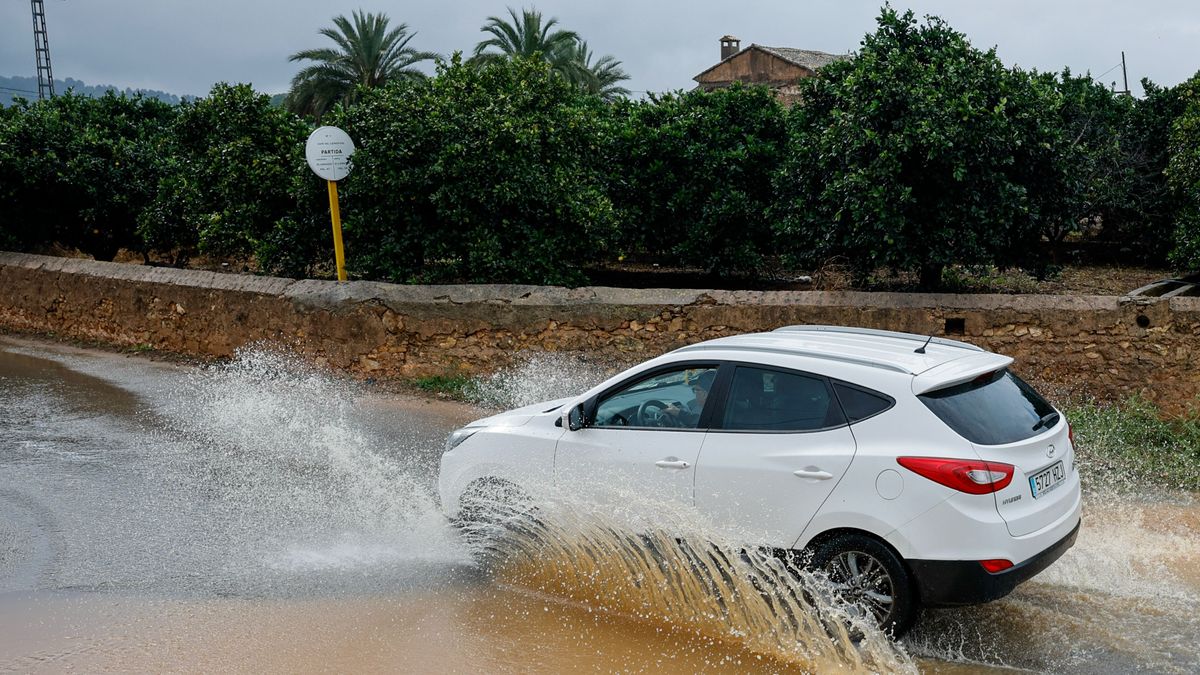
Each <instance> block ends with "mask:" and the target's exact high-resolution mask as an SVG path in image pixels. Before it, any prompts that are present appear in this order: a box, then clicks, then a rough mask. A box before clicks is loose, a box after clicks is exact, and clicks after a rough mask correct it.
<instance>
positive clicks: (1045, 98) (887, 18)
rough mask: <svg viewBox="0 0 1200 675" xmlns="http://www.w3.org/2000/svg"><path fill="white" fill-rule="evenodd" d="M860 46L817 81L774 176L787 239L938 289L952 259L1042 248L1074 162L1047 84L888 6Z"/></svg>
mask: <svg viewBox="0 0 1200 675" xmlns="http://www.w3.org/2000/svg"><path fill="white" fill-rule="evenodd" d="M878 24H879V25H878V29H877V30H876V31H875V32H874V33H872V34H869V35H867V36H866V37H865V38H864V40H863V42H862V48H861V49H860V50H859V52H858V54H857V55H856V56H855V57H854V58H852V59H849V60H845V61H839V62H835V63H832V64H829V65H827V66H825V67H824V68H823V69H822V70H821V73H820V75H819V77H817V78H812V79H811V80H808V81H807V82H808V85H809V86H808V87H807V89H806V90H805V92H804V103H803V105H797V106H795V107H793V108H792V110H791V116H790V119H789V123H790V127H791V143H790V146H789V152H788V159H787V161H786V162H785V165H784V167H783V169H782V170H781V171H780V172H779V173H778V174H777V176H776V179H777V180H776V185H777V189H778V191H779V195H780V204H779V208H778V211H777V217H778V231H779V234H780V237H781V239H780V244H781V245H783V246H786V247H787V248H788V250H790V251H791V252H792V254H793V255H794V256H795V257H796V258H797V260H798V261H800V262H803V263H809V264H812V263H816V262H819V261H821V260H824V259H828V258H832V257H835V256H840V257H842V258H844V259H845V260H847V261H848V262H849V263H850V264H851V265H852V266H853V268H854V270H855V272H856V274H857V276H858V277H859V278H860V279H865V278H866V277H867V276H868V275H869V274H870V273H871V272H872V270H874V269H876V268H879V267H890V268H893V269H900V270H913V271H919V272H920V279H921V284H922V286H925V287H935V286H937V285H938V284H939V283H940V279H941V272H942V270H943V268H944V267H945V266H946V265H949V264H955V263H967V264H974V263H996V264H1002V265H1003V264H1011V263H1017V262H1024V261H1028V260H1029V259H1030V257H1031V256H1033V255H1035V254H1036V253H1037V248H1038V246H1039V244H1038V242H1039V240H1040V232H1041V230H1042V227H1043V226H1044V225H1045V222H1046V217H1047V212H1050V211H1052V210H1054V209H1055V208H1057V207H1055V206H1054V205H1052V204H1047V203H1046V199H1045V198H1046V197H1047V196H1048V195H1050V194H1051V193H1050V191H1051V190H1052V189H1054V188H1055V187H1057V182H1058V180H1059V178H1060V177H1061V175H1062V173H1063V171H1064V168H1063V167H1062V166H1061V165H1060V166H1055V162H1058V161H1060V157H1059V156H1057V155H1056V152H1055V147H1056V145H1057V143H1058V134H1059V133H1060V129H1061V125H1059V124H1058V123H1057V122H1055V121H1054V120H1052V119H1051V117H1050V116H1049V115H1048V114H1047V111H1048V110H1049V109H1050V108H1051V107H1052V103H1051V101H1050V97H1051V96H1052V94H1053V92H1052V90H1051V88H1050V87H1049V86H1047V83H1046V82H1045V80H1044V79H1041V78H1036V77H1030V76H1029V75H1027V74H1025V73H1020V72H1015V71H1010V70H1008V69H1006V68H1005V67H1004V65H1003V64H1002V63H1001V62H1000V59H999V58H997V56H996V53H995V50H994V49H993V50H989V51H986V52H985V51H980V50H978V49H975V48H974V47H972V46H971V44H970V43H969V42H968V41H967V39H966V36H964V35H963V34H962V33H959V32H956V31H954V30H952V29H951V28H950V27H949V26H947V25H946V24H945V23H944V22H943V21H941V20H940V19H938V18H936V17H929V18H927V20H926V21H925V22H924V23H923V24H919V23H918V22H917V20H916V19H915V18H914V17H913V14H912V12H906V13H904V14H898V13H897V12H896V11H894V10H892V9H891V8H890V7H885V8H884V10H883V12H882V14H881V15H880V17H879V19H878Z"/></svg>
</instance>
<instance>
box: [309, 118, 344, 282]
mask: <svg viewBox="0 0 1200 675" xmlns="http://www.w3.org/2000/svg"><path fill="white" fill-rule="evenodd" d="M353 154H354V141H352V140H350V136H349V135H347V134H346V132H344V131H342V130H341V129H338V128H337V127H320V128H318V129H317V130H316V131H314V132H312V134H310V135H309V137H308V143H307V144H306V145H305V146H304V157H305V159H307V160H308V166H309V168H311V169H312V170H313V173H315V174H317V175H318V176H320V177H321V178H324V179H325V182H326V183H327V184H328V185H329V215H330V217H331V218H332V219H333V258H334V261H335V262H336V263H337V278H338V281H345V280H346V252H345V250H343V248H342V213H341V210H340V209H339V208H338V191H337V182H338V181H339V180H341V179H343V178H345V177H346V176H348V175H350V155H353Z"/></svg>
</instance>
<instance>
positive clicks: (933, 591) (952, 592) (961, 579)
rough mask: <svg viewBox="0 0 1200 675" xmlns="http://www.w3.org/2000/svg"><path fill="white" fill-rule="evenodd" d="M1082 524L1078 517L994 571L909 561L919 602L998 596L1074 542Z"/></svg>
mask: <svg viewBox="0 0 1200 675" xmlns="http://www.w3.org/2000/svg"><path fill="white" fill-rule="evenodd" d="M1082 524H1083V521H1082V520H1080V521H1079V522H1078V523H1076V524H1075V528H1074V529H1072V530H1071V532H1070V533H1069V534H1067V536H1065V537H1063V538H1062V539H1060V540H1058V541H1057V542H1055V543H1054V544H1052V545H1051V546H1050V547H1049V548H1047V549H1046V550H1044V551H1042V552H1041V553H1038V554H1037V555H1035V556H1033V557H1032V558H1029V559H1028V560H1025V561H1023V562H1021V563H1019V564H1017V565H1014V566H1012V567H1010V568H1008V569H1006V570H1004V571H1003V572H998V573H996V574H992V573H990V572H988V571H987V570H985V569H983V566H982V565H980V564H979V563H978V562H976V561H974V560H909V561H907V562H908V566H909V569H910V570H911V571H912V574H913V579H914V580H915V581H916V584H917V592H918V593H919V594H920V595H921V603H922V604H923V605H925V606H927V607H955V606H958V605H975V604H979V603H982V602H989V601H991V600H996V599H998V598H1002V597H1004V596H1006V595H1008V594H1009V593H1011V592H1012V590H1013V589H1014V588H1016V587H1017V585H1018V584H1020V583H1022V582H1024V581H1026V580H1028V579H1029V578H1030V577H1032V576H1034V575H1035V574H1037V573H1038V572H1041V571H1042V570H1044V569H1046V568H1047V567H1049V566H1050V563H1053V562H1054V561H1055V560H1058V559H1059V558H1060V557H1062V554H1063V553H1066V552H1067V549H1069V548H1071V546H1072V545H1074V544H1075V537H1077V536H1078V535H1079V526H1080V525H1082Z"/></svg>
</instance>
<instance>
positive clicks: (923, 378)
mask: <svg viewBox="0 0 1200 675" xmlns="http://www.w3.org/2000/svg"><path fill="white" fill-rule="evenodd" d="M1012 362H1013V359H1012V357H1011V356H1004V355H1003V354H994V353H992V352H982V353H978V354H971V355H969V356H964V357H962V358H960V359H954V360H953V361H947V362H945V363H943V364H941V365H937V366H934V367H932V368H930V369H929V370H926V371H925V372H923V373H921V374H919V375H916V376H914V377H913V383H912V390H913V393H914V394H916V395H918V396H920V395H921V394H928V393H929V392H931V391H937V390H938V389H945V388H947V387H953V386H954V385H956V384H962V383H964V382H970V381H971V380H974V379H975V378H977V377H979V376H980V375H986V374H988V373H994V372H996V371H997V370H1000V369H1001V368H1007V367H1008V366H1009V365H1010V364H1012Z"/></svg>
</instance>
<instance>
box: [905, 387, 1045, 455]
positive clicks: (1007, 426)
mask: <svg viewBox="0 0 1200 675" xmlns="http://www.w3.org/2000/svg"><path fill="white" fill-rule="evenodd" d="M918 398H920V399H921V402H922V403H924V404H925V405H926V406H927V407H928V408H929V409H930V410H932V411H933V414H935V415H937V416H938V418H939V419H941V420H942V421H943V422H945V423H946V424H948V425H949V426H950V428H951V429H954V430H955V431H957V432H958V434H959V435H960V436H962V437H963V438H965V439H967V440H968V441H971V442H972V443H978V444H980V445H1004V444H1006V443H1016V442H1017V441H1023V440H1025V439H1027V438H1032V437H1034V436H1036V435H1038V434H1039V433H1042V432H1043V431H1044V430H1045V429H1044V428H1043V427H1042V426H1041V425H1040V424H1039V420H1041V419H1042V418H1043V417H1045V416H1046V415H1048V414H1050V413H1052V412H1054V408H1053V407H1052V406H1051V405H1050V404H1049V403H1047V402H1046V400H1045V399H1044V398H1042V397H1041V396H1039V395H1038V393H1037V392H1036V391H1034V390H1033V387H1031V386H1029V385H1028V384H1026V383H1025V381H1024V380H1022V379H1021V378H1019V377H1017V376H1016V375H1013V374H1012V373H1010V372H1009V371H1008V370H999V371H996V372H994V373H988V374H987V375H982V376H980V377H977V378H975V379H974V380H972V381H970V382H966V383H964V384H959V385H955V386H953V387H948V388H946V389H938V390H936V391H931V392H929V393H927V394H922V395H921V396H919V397H918Z"/></svg>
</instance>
